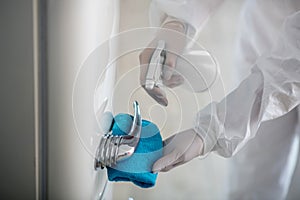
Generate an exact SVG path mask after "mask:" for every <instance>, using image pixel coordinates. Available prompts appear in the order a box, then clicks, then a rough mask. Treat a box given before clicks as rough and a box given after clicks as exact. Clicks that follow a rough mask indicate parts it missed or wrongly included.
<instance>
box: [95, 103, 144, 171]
mask: <svg viewBox="0 0 300 200" xmlns="http://www.w3.org/2000/svg"><path fill="white" fill-rule="evenodd" d="M133 108H134V117H133V122H132V125H131V129H130V132H129V133H128V134H127V135H122V136H115V135H112V134H111V133H107V134H105V135H104V136H103V137H102V138H101V140H100V143H99V146H98V148H97V152H96V158H95V162H94V168H95V170H97V169H99V167H101V169H103V168H104V167H106V166H108V167H111V166H113V165H116V163H117V162H118V161H120V160H124V159H126V158H129V157H130V156H131V155H132V154H133V153H134V151H135V149H136V147H137V145H138V143H139V140H140V136H141V130H142V117H141V112H140V107H139V104H138V102H137V101H135V102H134V103H133Z"/></svg>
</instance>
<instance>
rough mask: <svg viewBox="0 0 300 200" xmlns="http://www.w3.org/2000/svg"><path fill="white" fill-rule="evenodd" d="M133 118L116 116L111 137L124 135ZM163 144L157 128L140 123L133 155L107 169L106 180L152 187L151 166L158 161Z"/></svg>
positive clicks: (123, 115)
mask: <svg viewBox="0 0 300 200" xmlns="http://www.w3.org/2000/svg"><path fill="white" fill-rule="evenodd" d="M132 120H133V117H132V116H131V115H128V114H118V115H117V116H116V117H115V118H114V121H115V122H114V124H113V127H112V134H113V135H126V134H127V133H128V132H129V131H130V128H131V123H132ZM162 147H163V142H162V138H161V135H160V132H159V130H158V128H157V126H156V125H155V124H153V123H151V122H149V121H146V120H143V121H142V132H141V137H140V141H139V144H138V146H137V148H136V150H135V152H134V154H133V155H132V156H131V157H130V158H128V159H126V160H123V161H119V162H118V163H117V165H116V166H114V167H108V168H107V175H108V180H110V181H131V182H133V183H134V184H135V185H138V186H140V187H142V188H149V187H153V186H154V185H155V182H156V178H157V174H154V173H152V172H151V171H152V165H153V164H154V162H155V161H156V160H157V159H159V158H160V157H161V156H162V154H163V152H162Z"/></svg>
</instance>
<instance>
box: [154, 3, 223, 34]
mask: <svg viewBox="0 0 300 200" xmlns="http://www.w3.org/2000/svg"><path fill="white" fill-rule="evenodd" d="M223 1H224V0H152V2H151V4H150V12H149V18H150V25H151V26H156V27H159V26H161V24H162V23H163V21H164V20H165V19H166V17H168V16H170V17H174V18H177V19H180V20H182V21H184V22H185V23H186V24H187V25H188V28H187V34H188V36H190V37H191V38H194V37H196V36H197V33H198V32H199V31H200V30H201V28H202V27H203V26H204V25H205V24H206V22H207V21H208V19H209V17H210V16H211V15H212V13H213V12H214V11H215V10H216V8H217V7H218V6H219V5H220V4H221V3H222V2H223Z"/></svg>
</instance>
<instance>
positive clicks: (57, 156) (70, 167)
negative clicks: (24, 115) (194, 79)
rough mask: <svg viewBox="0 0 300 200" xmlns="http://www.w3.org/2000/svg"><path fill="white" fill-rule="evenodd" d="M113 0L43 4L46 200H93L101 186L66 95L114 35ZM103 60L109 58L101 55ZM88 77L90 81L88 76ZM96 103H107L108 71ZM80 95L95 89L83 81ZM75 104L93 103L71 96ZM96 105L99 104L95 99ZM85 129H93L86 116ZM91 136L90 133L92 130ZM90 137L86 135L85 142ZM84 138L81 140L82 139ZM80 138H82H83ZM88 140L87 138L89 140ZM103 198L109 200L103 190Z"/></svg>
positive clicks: (116, 4) (115, 12) (115, 13)
mask: <svg viewBox="0 0 300 200" xmlns="http://www.w3.org/2000/svg"><path fill="white" fill-rule="evenodd" d="M118 19H119V2H118V0H113V1H112V0H76V1H74V0H49V1H48V2H47V34H46V35H47V59H48V61H47V63H48V67H47V70H48V71H47V74H48V75H47V78H48V149H47V150H48V160H47V163H48V166H47V167H48V169H47V170H48V174H47V175H48V176H47V178H48V180H47V190H48V191H47V193H48V198H49V199H73V200H74V199H99V196H100V195H101V194H102V192H103V189H104V187H105V183H106V180H107V178H106V174H105V173H106V171H102V170H98V171H95V170H94V168H93V162H94V160H93V156H91V155H90V154H89V152H88V151H87V149H86V147H85V146H84V145H83V143H82V140H81V138H80V137H79V135H80V134H82V133H80V134H79V133H78V132H77V130H76V127H75V123H74V120H73V110H72V92H73V85H74V81H75V78H76V75H77V73H78V71H79V69H80V68H81V66H82V64H83V63H84V62H85V60H86V59H87V58H88V56H89V55H90V54H92V52H93V50H94V49H96V48H97V46H99V45H100V44H101V43H102V42H104V41H105V40H107V39H108V38H109V37H110V36H111V35H112V34H115V33H116V32H117V31H118V21H119V20H118ZM107 56H109V55H107ZM89 73H90V74H88V76H89V77H90V78H91V79H95V78H97V77H94V76H95V74H93V72H92V71H90V72H89ZM106 75H107V76H111V77H108V78H105V81H106V82H105V81H104V82H103V83H101V84H105V91H103V93H102V94H101V97H100V98H102V100H104V99H105V98H108V99H109V98H110V96H111V95H110V91H112V88H110V87H113V82H114V70H112V71H110V73H107V74H106ZM81 87H84V88H85V90H86V91H90V90H92V89H94V87H95V86H93V85H91V84H90V83H89V81H86V84H85V85H81ZM76 98H79V99H77V102H79V103H80V102H82V103H86V102H87V101H93V100H91V99H87V97H86V96H84V95H82V96H79V97H78V96H76ZM97 101H99V102H101V99H98V100H97ZM89 115H90V116H87V117H86V119H85V121H81V123H85V126H87V127H92V128H93V127H97V124H95V120H90V119H92V118H93V117H94V116H93V115H92V114H89ZM92 128H91V130H92V131H95V129H92ZM88 134H90V133H87V137H89V135H88ZM83 137H85V136H83ZM85 139H86V138H85ZM91 140H92V138H91ZM103 197H104V199H111V186H110V184H108V185H107V187H106V191H105V193H104V195H103Z"/></svg>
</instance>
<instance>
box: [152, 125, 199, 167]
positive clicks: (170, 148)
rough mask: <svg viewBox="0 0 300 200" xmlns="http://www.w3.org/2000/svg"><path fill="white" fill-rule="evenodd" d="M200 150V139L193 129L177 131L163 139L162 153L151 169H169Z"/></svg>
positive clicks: (194, 155)
mask: <svg viewBox="0 0 300 200" xmlns="http://www.w3.org/2000/svg"><path fill="white" fill-rule="evenodd" d="M202 151H203V142H202V139H201V138H200V136H199V135H198V134H197V133H196V132H195V131H194V130H193V129H188V130H185V131H183V132H180V133H177V134H175V135H172V136H171V137H169V138H167V139H166V140H165V141H164V155H163V157H161V158H160V159H158V160H157V161H156V162H155V163H154V165H153V167H152V171H153V172H166V171H169V170H170V169H172V168H174V167H177V166H179V165H182V164H184V163H186V162H188V161H190V160H192V159H193V158H196V157H198V156H200V155H201V154H202Z"/></svg>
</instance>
